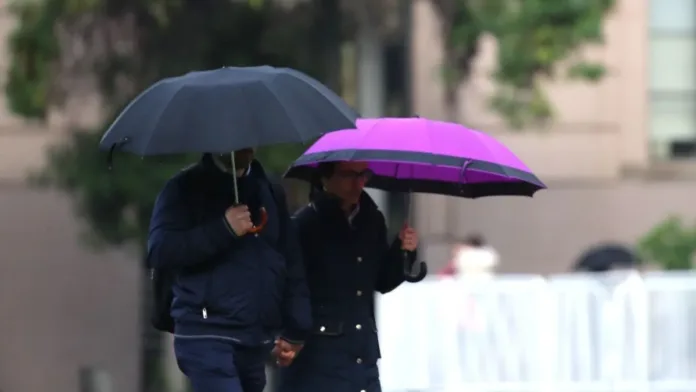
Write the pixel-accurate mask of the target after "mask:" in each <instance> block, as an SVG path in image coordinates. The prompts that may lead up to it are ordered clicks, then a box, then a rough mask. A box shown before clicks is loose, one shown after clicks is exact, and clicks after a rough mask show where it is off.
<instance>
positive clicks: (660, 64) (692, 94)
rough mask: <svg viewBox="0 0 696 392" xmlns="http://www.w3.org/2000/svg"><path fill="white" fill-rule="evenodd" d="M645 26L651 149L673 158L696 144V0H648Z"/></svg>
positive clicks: (662, 155) (665, 156) (657, 153)
mask: <svg viewBox="0 0 696 392" xmlns="http://www.w3.org/2000/svg"><path fill="white" fill-rule="evenodd" d="M649 29H650V31H649V37H650V38H649V39H650V58H649V62H650V63H649V64H650V86H649V88H650V134H651V142H652V146H653V149H654V151H653V152H654V154H655V156H656V157H658V158H668V159H669V158H676V157H679V156H681V155H684V154H682V153H680V151H690V150H692V149H684V148H683V145H684V144H685V143H686V144H690V143H691V144H694V145H696V0H650V20H649ZM677 146H682V147H677ZM686 155H691V154H690V153H686ZM694 157H696V156H694Z"/></svg>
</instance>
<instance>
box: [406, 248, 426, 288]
mask: <svg viewBox="0 0 696 392" xmlns="http://www.w3.org/2000/svg"><path fill="white" fill-rule="evenodd" d="M413 264H414V263H412V262H411V256H410V255H409V252H404V280H405V281H407V282H409V283H418V282H420V281H421V280H423V279H425V276H426V275H428V265H427V264H425V263H424V262H422V261H419V262H418V272H417V273H416V274H415V275H413V274H411V271H412V269H413Z"/></svg>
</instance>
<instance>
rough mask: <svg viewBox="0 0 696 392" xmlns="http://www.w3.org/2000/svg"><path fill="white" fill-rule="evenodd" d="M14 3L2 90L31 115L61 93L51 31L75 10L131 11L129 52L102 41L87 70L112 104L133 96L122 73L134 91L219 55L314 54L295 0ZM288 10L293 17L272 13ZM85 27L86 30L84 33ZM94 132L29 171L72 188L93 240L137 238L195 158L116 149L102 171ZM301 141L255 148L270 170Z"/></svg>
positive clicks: (257, 59) (219, 62)
mask: <svg viewBox="0 0 696 392" xmlns="http://www.w3.org/2000/svg"><path fill="white" fill-rule="evenodd" d="M266 5H267V4H266ZM12 11H13V12H14V13H15V15H16V16H18V18H19V24H18V26H17V28H16V29H15V31H14V32H13V35H12V39H11V47H10V48H11V54H12V62H11V68H10V74H9V84H8V87H7V91H6V92H7V95H8V98H9V100H10V102H11V103H12V105H11V106H12V109H13V110H14V111H15V112H16V113H18V114H21V115H23V116H25V117H30V118H43V117H44V116H45V115H46V112H47V110H48V108H49V105H59V104H60V103H61V102H60V100H58V99H55V98H57V97H56V96H55V95H52V94H51V87H50V86H51V85H52V84H53V83H54V82H55V81H54V80H52V76H55V69H56V62H57V61H58V59H59V57H60V55H61V53H60V46H59V43H58V42H57V40H56V38H55V37H56V34H55V31H56V29H57V28H58V26H59V25H60V24H71V23H73V22H74V21H75V20H78V19H79V16H80V15H82V16H84V15H91V16H92V17H94V18H97V19H99V18H102V19H104V20H108V19H109V18H113V19H118V18H120V17H122V16H123V15H125V14H131V13H132V14H135V15H137V20H138V21H139V24H138V25H136V28H137V37H138V42H137V43H138V50H137V51H136V52H134V53H130V54H129V56H128V57H126V56H123V55H121V54H118V53H117V51H108V50H107V51H106V53H108V55H107V57H106V58H105V59H102V60H101V62H100V63H99V64H98V66H97V68H96V69H95V70H94V72H95V73H96V75H97V76H98V77H99V79H100V80H101V82H102V83H101V87H102V92H103V94H104V96H105V98H106V101H107V102H110V103H111V104H112V107H111V110H112V112H113V113H114V114H115V113H117V112H118V110H119V109H120V108H122V107H123V105H124V104H125V103H126V102H127V100H128V99H130V98H131V96H130V95H124V94H123V91H120V90H119V89H118V86H117V84H116V83H115V81H116V80H117V79H118V78H117V77H118V76H119V75H120V76H124V75H125V76H126V77H127V78H128V79H129V80H131V81H132V82H134V83H135V84H136V87H137V88H136V89H135V90H134V91H136V92H137V91H138V90H142V89H144V88H145V87H147V85H148V84H149V83H151V82H153V81H154V80H157V79H160V78H163V77H167V76H172V75H179V74H182V73H185V72H188V71H190V70H192V69H211V68H217V67H220V66H224V65H255V64H272V65H284V66H291V67H295V68H300V69H304V70H305V71H308V72H310V73H313V71H314V70H313V69H312V65H314V62H312V61H311V57H312V56H311V54H310V53H308V52H307V50H306V49H305V45H303V43H304V42H306V39H303V38H306V35H307V32H308V31H309V28H310V27H309V26H308V20H307V17H306V16H304V15H306V12H305V11H306V10H304V9H302V8H298V9H295V10H288V11H282V10H278V9H275V8H271V7H268V6H265V7H250V6H249V5H248V4H245V3H239V2H217V1H214V0H178V1H168V0H167V1H165V0H133V1H122V0H36V1H32V2H21V3H17V4H16V5H15V6H14V7H13V8H12ZM288 13H289V14H291V15H289V14H288ZM290 16H292V18H290V19H291V20H292V23H283V24H279V23H277V22H278V21H279V20H282V19H286V18H288V17H290ZM76 25H78V24H76ZM73 28H74V26H73ZM92 32H93V31H92V30H89V29H86V30H85V31H84V32H83V33H84V35H85V37H87V36H88V35H89V34H90V33H92ZM142 59H146V60H147V61H142ZM100 134H101V132H99V134H97V133H93V132H81V133H76V134H75V135H74V136H73V137H72V138H71V140H69V141H68V143H66V144H61V145H59V146H56V147H54V148H53V149H52V150H51V151H50V153H49V162H50V164H49V165H48V167H47V168H46V169H45V171H44V172H43V173H40V174H38V175H37V176H36V179H37V180H39V181H37V182H36V184H39V185H47V186H54V187H57V188H60V189H62V190H65V191H67V192H68V193H70V194H71V195H73V196H74V199H75V204H76V207H77V209H78V212H79V213H80V214H81V216H82V217H84V219H85V220H86V221H87V223H88V226H89V228H90V229H89V230H88V231H87V232H88V233H90V235H89V240H90V243H92V244H94V245H122V244H125V243H128V242H136V243H139V244H142V243H143V242H144V239H145V237H146V230H147V224H148V220H149V217H150V211H151V208H152V204H153V202H154V199H155V197H156V195H157V192H158V190H159V188H160V187H161V185H162V184H163V182H164V180H165V179H166V178H168V177H169V176H171V174H172V173H173V172H174V171H176V170H178V169H180V168H182V167H184V166H186V165H187V164H188V163H190V162H191V161H192V158H191V157H172V158H166V159H165V158H161V159H157V160H156V161H157V162H154V161H155V159H152V158H151V159H148V160H147V161H143V160H142V159H140V158H137V157H131V156H126V155H125V154H116V156H115V165H114V166H115V168H114V170H113V171H112V172H108V171H107V170H106V154H104V153H102V152H99V151H98V150H97V148H96V146H97V145H98V142H99V137H100ZM301 149H302V147H300V146H278V147H274V148H268V149H264V150H262V151H260V152H259V154H260V156H261V157H262V158H263V159H264V163H266V164H267V165H268V166H269V169H270V171H272V172H273V171H274V172H277V173H282V171H283V170H284V169H285V168H286V167H287V165H288V163H289V162H290V161H291V160H292V159H293V158H294V157H296V156H297V154H298V153H299V152H300V151H301Z"/></svg>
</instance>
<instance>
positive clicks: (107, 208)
mask: <svg viewBox="0 0 696 392" xmlns="http://www.w3.org/2000/svg"><path fill="white" fill-rule="evenodd" d="M100 137H101V135H99V134H98V133H96V132H76V133H74V134H73V136H72V139H71V140H70V141H69V142H68V143H66V144H64V145H59V146H55V147H53V148H52V149H50V150H49V152H48V154H49V161H50V162H51V164H50V165H49V166H47V167H46V168H45V169H44V170H43V171H42V172H41V173H38V174H37V176H36V177H34V178H33V180H34V183H35V184H37V185H41V186H52V187H57V188H60V189H63V190H65V191H67V192H69V193H70V194H71V195H72V196H73V199H74V201H75V206H76V207H77V211H78V213H79V214H80V215H81V216H82V217H83V218H84V219H86V221H87V222H88V224H89V237H88V238H89V240H90V242H92V243H93V244H96V245H122V244H125V243H129V242H136V243H140V244H143V242H144V240H145V238H146V230H147V227H148V223H149V220H150V213H151V211H152V207H153V204H154V199H155V197H156V196H157V193H158V192H159V190H160V189H161V188H162V186H163V185H164V183H165V181H166V180H167V179H168V178H169V177H171V176H172V175H173V174H175V173H176V172H177V171H178V170H180V169H181V168H182V167H183V164H184V163H186V162H188V163H190V162H193V161H194V159H195V158H193V157H175V158H171V157H167V158H159V159H157V160H156V161H155V160H154V159H152V160H153V161H154V162H149V161H148V162H146V161H144V160H143V159H141V158H138V157H135V156H132V155H126V154H116V155H115V156H114V162H113V169H112V170H110V171H109V170H107V160H106V159H107V157H106V155H105V154H104V153H102V152H100V151H99V150H98V149H97V148H95V146H97V145H98V143H99V139H100Z"/></svg>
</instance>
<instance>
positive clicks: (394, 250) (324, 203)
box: [279, 194, 415, 392]
mask: <svg viewBox="0 0 696 392" xmlns="http://www.w3.org/2000/svg"><path fill="white" fill-rule="evenodd" d="M293 219H294V220H295V222H296V224H297V228H298V232H299V235H300V243H301V245H302V249H303V254H304V256H305V267H306V270H307V283H308V285H309V289H310V293H311V300H312V312H313V319H314V328H313V331H312V335H311V336H310V337H309V338H308V339H307V342H306V344H305V347H304V349H303V350H302V351H301V352H300V354H299V356H298V357H297V359H296V360H295V361H294V363H293V364H292V365H291V366H290V367H289V368H287V369H283V370H281V377H280V388H279V391H281V392H295V391H297V392H299V391H302V392H315V391H316V392H325V391H332V392H343V391H346V392H349V391H351V392H352V391H360V390H365V391H373V390H375V391H376V390H378V387H379V380H378V374H377V360H378V359H379V357H380V350H379V342H378V339H377V326H376V323H375V317H374V295H375V293H376V292H379V293H388V292H390V291H392V290H394V289H395V288H396V287H398V286H399V285H400V284H401V283H403V282H404V267H403V257H404V253H403V251H402V250H401V242H400V241H399V240H398V239H396V240H394V241H393V242H392V243H391V244H390V243H389V241H388V239H387V227H386V224H385V220H384V216H383V215H382V213H381V212H380V211H379V210H378V209H377V206H376V204H375V203H374V201H372V199H371V198H370V197H369V196H368V195H367V194H363V196H362V198H361V200H360V204H359V212H358V213H357V215H356V216H355V217H354V218H353V219H352V223H350V224H349V222H348V219H347V218H346V216H345V214H344V212H343V211H341V209H340V208H339V203H338V201H337V200H335V199H333V198H332V197H330V196H328V195H326V194H322V195H319V196H318V197H317V198H316V199H315V200H314V201H313V203H311V204H310V205H308V206H306V207H304V208H302V209H301V210H300V211H298V212H297V213H296V214H295V216H294V217H293ZM409 256H410V257H411V260H412V259H413V258H414V257H415V254H410V255H409Z"/></svg>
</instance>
